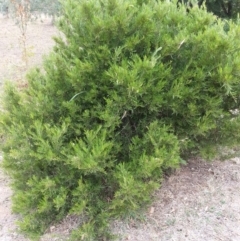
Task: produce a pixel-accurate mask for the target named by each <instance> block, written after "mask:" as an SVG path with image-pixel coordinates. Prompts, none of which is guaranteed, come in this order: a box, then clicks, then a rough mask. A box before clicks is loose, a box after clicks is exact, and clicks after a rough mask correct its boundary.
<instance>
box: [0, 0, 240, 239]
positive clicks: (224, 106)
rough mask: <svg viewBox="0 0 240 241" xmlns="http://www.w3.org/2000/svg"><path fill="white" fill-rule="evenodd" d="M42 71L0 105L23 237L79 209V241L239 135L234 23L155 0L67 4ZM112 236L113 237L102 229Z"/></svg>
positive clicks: (72, 0) (96, 234) (9, 91)
mask: <svg viewBox="0 0 240 241" xmlns="http://www.w3.org/2000/svg"><path fill="white" fill-rule="evenodd" d="M63 10H64V11H63V16H62V18H61V20H60V22H59V29H60V30H61V31H62V32H63V33H64V35H65V36H64V37H63V38H61V37H58V38H55V41H56V45H55V47H54V51H53V52H52V53H51V54H50V55H49V57H48V58H47V59H46V60H45V62H44V71H41V70H40V69H35V70H33V71H32V72H31V73H29V75H28V86H27V88H26V89H24V90H21V91H19V90H18V89H17V88H16V87H14V86H12V85H11V84H8V85H7V86H6V89H5V97H4V101H3V108H4V109H3V110H2V111H1V122H0V124H1V125H0V126H1V133H2V135H3V136H4V140H5V141H4V143H3V147H2V150H3V153H4V163H3V166H4V168H5V169H6V170H7V171H8V172H9V174H10V175H11V177H12V180H13V184H12V185H13V189H14V196H13V209H14V211H15V212H18V213H20V214H21V215H22V220H21V222H20V227H21V229H22V230H23V231H25V232H27V233H29V234H30V235H35V234H38V233H42V232H44V230H45V229H46V227H47V226H48V225H49V224H50V223H52V222H53V221H55V220H60V219H61V218H63V217H64V216H65V215H67V214H69V213H70V214H71V213H72V214H79V215H80V214H83V215H84V216H85V218H84V220H85V224H84V225H83V226H82V227H81V228H80V229H79V230H77V231H76V232H74V234H73V237H74V238H75V239H76V240H81V239H82V240H101V239H100V237H103V236H107V233H106V228H107V226H108V221H109V220H110V219H111V218H115V217H118V216H122V215H125V214H126V213H127V212H129V211H130V210H131V211H137V210H139V208H140V207H141V206H142V205H143V204H144V203H146V202H149V201H150V199H151V193H152V192H153V191H154V190H155V189H156V188H158V187H159V184H160V181H161V178H162V176H163V173H164V172H165V171H167V170H169V168H170V169H171V168H176V167H178V166H179V164H180V163H181V161H182V158H183V157H187V156H188V155H193V154H194V155H196V154H199V153H200V154H202V155H203V156H208V157H209V156H211V155H213V154H214V153H215V152H216V151H217V149H218V148H219V146H221V145H234V144H236V143H237V142H238V141H239V138H240V135H239V131H238V130H239V127H240V122H239V116H238V114H236V113H238V111H234V110H236V109H239V104H240V98H239V96H240V95H239V94H240V79H239V73H240V55H239V47H238V46H239V45H240V27H239V26H238V25H236V24H234V23H232V22H229V23H228V29H227V30H226V24H225V22H222V21H221V20H219V19H217V18H216V17H215V16H214V15H213V14H209V13H207V12H206V11H204V10H202V9H199V8H192V9H191V11H190V12H187V11H186V9H185V7H184V6H177V4H176V3H171V2H169V1H165V2H158V1H155V0H146V1H145V0H129V1H124V0H101V1H100V0H66V1H64V2H63ZM108 238H109V237H108Z"/></svg>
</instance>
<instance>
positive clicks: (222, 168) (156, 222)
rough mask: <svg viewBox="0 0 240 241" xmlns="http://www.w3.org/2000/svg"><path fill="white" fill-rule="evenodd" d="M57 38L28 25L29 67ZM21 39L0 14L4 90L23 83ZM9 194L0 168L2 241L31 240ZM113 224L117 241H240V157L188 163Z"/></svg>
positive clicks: (44, 27)
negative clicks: (141, 207) (9, 83)
mask: <svg viewBox="0 0 240 241" xmlns="http://www.w3.org/2000/svg"><path fill="white" fill-rule="evenodd" d="M57 34H58V32H57V30H56V28H54V27H53V26H52V25H51V20H50V19H43V22H39V21H38V22H37V23H32V24H30V25H29V26H28V32H27V46H28V47H27V49H28V58H29V66H28V68H30V67H32V66H40V65H41V56H42V55H43V54H47V53H48V52H49V51H50V49H51V47H52V46H53V41H52V39H51V36H53V35H57ZM19 36H20V32H19V30H18V27H17V26H16V25H15V24H14V22H13V20H11V19H7V18H5V17H3V16H0V90H1V91H2V86H3V82H4V80H5V79H10V80H13V81H16V82H18V83H19V84H24V73H25V70H26V67H25V64H24V61H23V59H22V53H21V48H20V47H19ZM0 93H1V92H0ZM238 156H240V155H238ZM1 158H2V157H1V155H0V161H1ZM11 195H12V192H11V189H10V187H9V179H8V177H7V176H6V175H4V174H3V172H2V171H1V170H0V241H28V239H27V238H26V237H24V236H22V235H21V234H19V233H18V229H17V226H16V224H15V222H16V221H17V218H18V217H17V216H16V215H14V214H12V212H11V200H10V199H11ZM79 222H80V219H79V217H76V216H75V217H74V216H68V217H66V218H65V219H64V220H63V221H62V222H61V223H60V224H53V225H52V226H51V227H50V228H49V230H47V231H46V233H45V234H44V235H43V237H42V238H41V241H61V240H65V239H67V237H68V236H69V233H70V231H71V230H72V229H74V228H75V227H77V225H78V223H79ZM111 226H112V230H113V232H114V233H116V234H119V235H120V236H121V237H120V238H119V239H118V241H123V240H126V241H167V240H169V241H185V240H187V241H203V240H206V241H240V158H238V157H236V158H232V159H230V160H228V161H225V162H221V161H218V160H215V161H213V162H211V163H209V162H204V161H203V160H200V159H194V160H189V161H188V165H186V166H183V167H182V168H181V169H179V170H177V171H176V172H175V173H174V174H173V175H171V176H170V177H169V178H168V179H166V180H165V181H164V182H163V184H162V187H161V188H160V189H159V190H158V191H157V192H156V193H155V195H154V197H153V203H152V205H151V206H150V207H149V208H148V210H147V211H146V212H142V213H140V214H139V216H138V217H136V216H133V217H132V218H130V217H129V218H128V219H127V220H124V221H114V222H113V223H112V225H111Z"/></svg>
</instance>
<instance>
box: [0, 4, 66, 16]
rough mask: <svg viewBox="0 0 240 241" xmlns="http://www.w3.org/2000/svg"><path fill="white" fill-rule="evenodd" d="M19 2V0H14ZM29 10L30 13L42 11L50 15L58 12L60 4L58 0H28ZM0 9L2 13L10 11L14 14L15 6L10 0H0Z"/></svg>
mask: <svg viewBox="0 0 240 241" xmlns="http://www.w3.org/2000/svg"><path fill="white" fill-rule="evenodd" d="M14 2H17V3H18V4H21V2H22V1H21V0H15V1H14ZM29 3H30V12H31V13H32V14H35V16H36V15H37V14H40V13H44V14H48V15H51V16H54V15H58V14H59V12H60V8H61V4H60V2H59V1H58V0H29ZM0 10H1V12H3V13H7V12H10V13H12V14H13V15H15V7H14V5H13V3H12V1H11V0H0Z"/></svg>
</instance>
